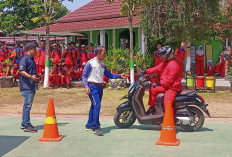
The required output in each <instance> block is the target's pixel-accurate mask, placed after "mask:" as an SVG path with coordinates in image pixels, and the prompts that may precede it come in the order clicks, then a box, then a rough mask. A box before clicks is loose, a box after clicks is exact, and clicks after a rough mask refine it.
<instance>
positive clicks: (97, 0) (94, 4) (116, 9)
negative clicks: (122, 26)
mask: <svg viewBox="0 0 232 157" xmlns="http://www.w3.org/2000/svg"><path fill="white" fill-rule="evenodd" d="M120 16H121V15H120V2H118V1H115V2H113V3H109V2H106V0H93V1H91V2H90V3H88V4H86V5H84V6H83V7H81V8H79V9H77V10H75V11H73V12H71V13H69V14H67V15H65V16H63V17H61V18H60V19H58V20H57V21H58V22H60V23H64V22H77V21H86V20H93V19H104V18H113V17H120Z"/></svg>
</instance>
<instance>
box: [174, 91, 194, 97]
mask: <svg viewBox="0 0 232 157" xmlns="http://www.w3.org/2000/svg"><path fill="white" fill-rule="evenodd" d="M191 93H196V90H184V91H182V92H181V93H178V94H177V96H185V95H189V94H191Z"/></svg>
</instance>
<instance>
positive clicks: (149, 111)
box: [146, 107, 156, 115]
mask: <svg viewBox="0 0 232 157" xmlns="http://www.w3.org/2000/svg"><path fill="white" fill-rule="evenodd" d="M155 113H156V109H155V107H149V109H148V110H147V112H146V114H152V115H154V114H155Z"/></svg>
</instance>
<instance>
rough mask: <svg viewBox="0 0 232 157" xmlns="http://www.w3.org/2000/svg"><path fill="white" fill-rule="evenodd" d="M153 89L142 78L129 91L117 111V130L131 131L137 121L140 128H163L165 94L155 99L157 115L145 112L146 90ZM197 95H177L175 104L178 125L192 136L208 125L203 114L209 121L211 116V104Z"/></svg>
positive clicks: (147, 81) (186, 93) (191, 93)
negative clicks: (209, 105) (156, 126)
mask: <svg viewBox="0 0 232 157" xmlns="http://www.w3.org/2000/svg"><path fill="white" fill-rule="evenodd" d="M150 87H151V82H150V81H149V79H147V78H145V77H144V76H142V75H141V76H140V77H139V80H138V81H137V82H135V83H133V84H132V85H131V86H130V87H129V91H128V95H126V96H124V97H123V98H122V99H128V100H127V101H125V102H124V103H122V104H121V105H119V106H118V107H117V109H116V114H115V116H114V123H115V125H116V126H117V127H119V128H129V127H130V126H132V125H133V124H134V123H135V121H136V119H137V120H138V122H139V123H140V124H150V125H161V124H162V121H163V117H164V114H163V113H164V93H160V94H158V95H157V97H156V111H155V112H156V113H152V114H151V113H147V112H145V107H144V103H143V96H144V94H145V91H146V89H147V88H150ZM197 92H198V91H196V90H184V91H182V92H181V93H178V95H177V97H176V99H175V101H174V103H173V109H174V121H175V125H176V126H180V127H182V128H183V129H184V130H186V131H189V132H192V131H197V130H199V129H200V128H201V127H202V126H203V124H204V121H205V118H204V114H203V112H204V113H206V115H208V116H209V117H210V113H209V111H208V110H207V109H206V107H207V106H208V104H205V100H204V98H202V97H201V96H199V95H197ZM122 99H121V100H122ZM157 115H158V116H157Z"/></svg>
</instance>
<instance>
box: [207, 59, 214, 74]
mask: <svg viewBox="0 0 232 157" xmlns="http://www.w3.org/2000/svg"><path fill="white" fill-rule="evenodd" d="M207 76H214V65H213V62H212V60H209V61H208V65H207Z"/></svg>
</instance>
